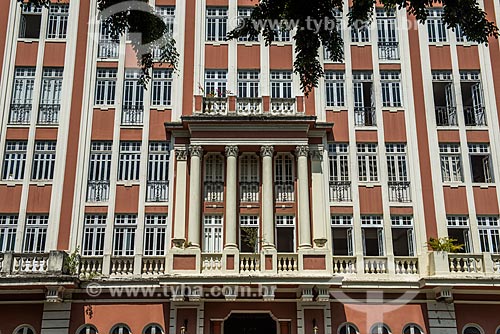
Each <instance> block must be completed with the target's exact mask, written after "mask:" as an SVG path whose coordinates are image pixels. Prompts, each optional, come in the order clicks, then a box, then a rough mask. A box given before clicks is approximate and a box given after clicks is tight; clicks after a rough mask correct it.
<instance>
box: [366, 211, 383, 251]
mask: <svg viewBox="0 0 500 334" xmlns="http://www.w3.org/2000/svg"><path fill="white" fill-rule="evenodd" d="M361 233H362V235H363V255H366V256H383V255H384V228H383V225H382V217H381V216H361Z"/></svg>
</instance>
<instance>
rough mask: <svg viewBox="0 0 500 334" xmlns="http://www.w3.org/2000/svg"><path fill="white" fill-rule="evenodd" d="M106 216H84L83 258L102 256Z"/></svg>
mask: <svg viewBox="0 0 500 334" xmlns="http://www.w3.org/2000/svg"><path fill="white" fill-rule="evenodd" d="M106 220H107V219H106V215H94V214H89V215H85V222H84V225H83V243H82V255H83V256H102V255H103V254H104V237H105V232H106Z"/></svg>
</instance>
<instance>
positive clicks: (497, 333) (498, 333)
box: [495, 326, 500, 334]
mask: <svg viewBox="0 0 500 334" xmlns="http://www.w3.org/2000/svg"><path fill="white" fill-rule="evenodd" d="M495 334H500V326H498V328H497V330H496V332H495Z"/></svg>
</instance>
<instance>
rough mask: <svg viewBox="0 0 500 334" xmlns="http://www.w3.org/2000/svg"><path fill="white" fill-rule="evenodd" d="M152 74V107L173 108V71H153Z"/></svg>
mask: <svg viewBox="0 0 500 334" xmlns="http://www.w3.org/2000/svg"><path fill="white" fill-rule="evenodd" d="M152 73H153V76H152V80H151V106H153V107H163V106H171V105H172V82H173V71H172V70H171V69H153V71H152Z"/></svg>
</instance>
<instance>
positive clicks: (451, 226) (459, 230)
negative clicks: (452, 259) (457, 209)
mask: <svg viewBox="0 0 500 334" xmlns="http://www.w3.org/2000/svg"><path fill="white" fill-rule="evenodd" d="M446 221H447V225H448V237H449V238H450V239H455V240H457V244H459V245H464V246H463V248H462V250H460V251H459V252H458V253H470V252H471V250H472V248H471V244H470V242H471V241H470V233H469V219H468V217H466V216H447V217H446Z"/></svg>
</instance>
